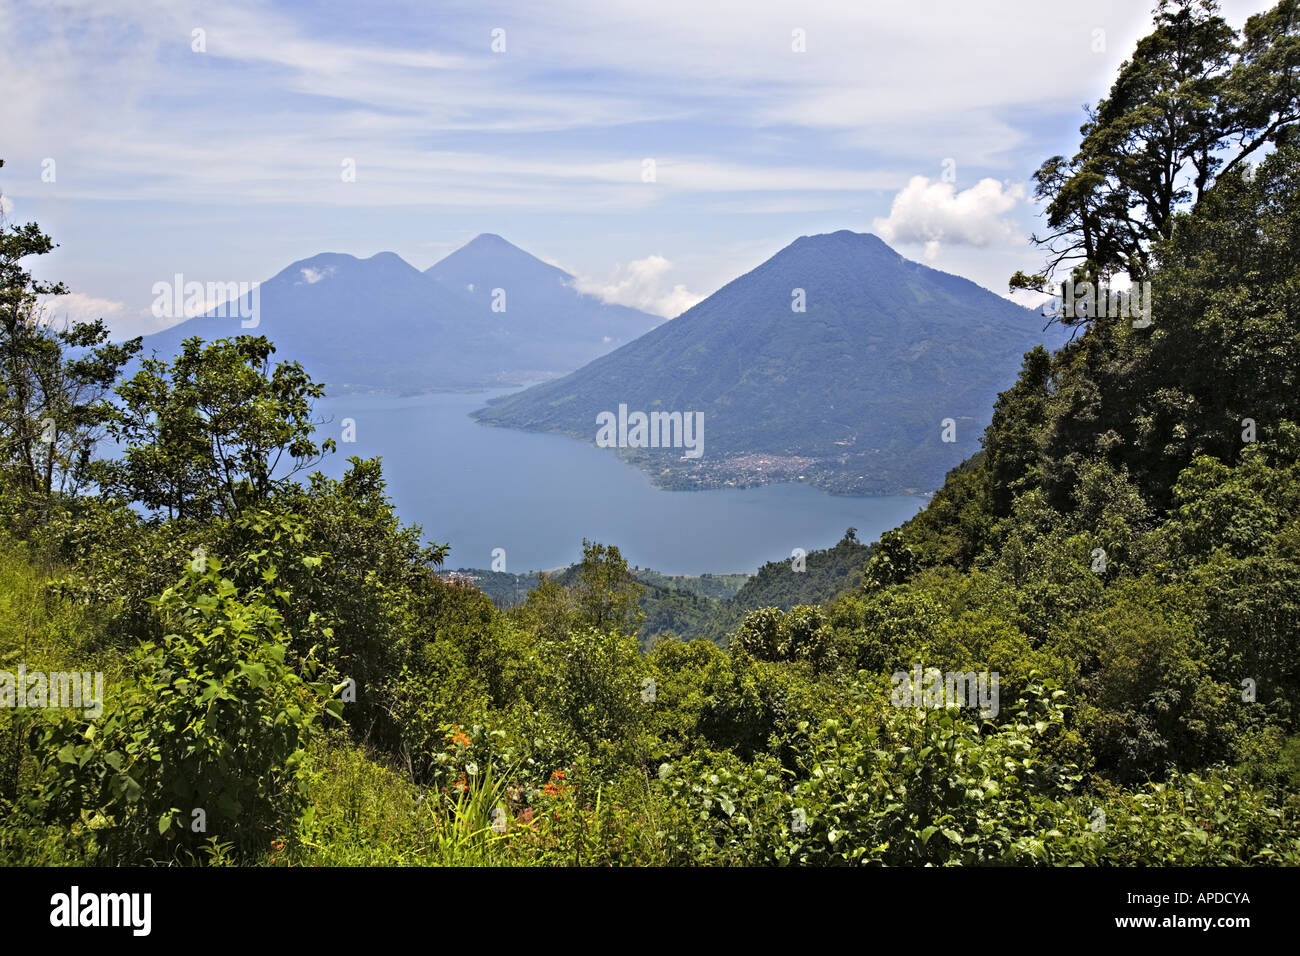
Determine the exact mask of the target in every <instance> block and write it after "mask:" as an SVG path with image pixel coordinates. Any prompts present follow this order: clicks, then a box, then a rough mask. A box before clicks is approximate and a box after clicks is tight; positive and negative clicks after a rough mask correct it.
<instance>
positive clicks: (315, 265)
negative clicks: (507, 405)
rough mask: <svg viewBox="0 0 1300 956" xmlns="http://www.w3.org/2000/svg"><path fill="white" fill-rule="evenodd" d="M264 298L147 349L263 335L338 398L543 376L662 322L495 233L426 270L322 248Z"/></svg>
mask: <svg viewBox="0 0 1300 956" xmlns="http://www.w3.org/2000/svg"><path fill="white" fill-rule="evenodd" d="M258 296H259V299H260V301H259V303H258V305H259V310H258V324H257V326H256V327H253V328H244V327H242V326H241V320H240V319H239V318H237V317H224V316H221V317H219V316H217V315H214V314H209V315H206V316H202V317H195V318H191V319H187V320H186V321H184V322H181V323H180V324H178V325H175V326H172V327H171V328H168V329H165V330H163V331H162V332H157V333H154V334H153V335H149V336H146V337H145V339H144V354H145V355H149V354H150V353H151V352H155V351H156V352H157V353H158V354H159V355H160V356H163V357H168V356H171V355H174V354H176V352H177V351H178V350H179V348H180V343H181V342H182V341H183V340H184V339H186V338H189V337H191V336H196V335H197V336H200V337H202V338H203V339H205V340H209V341H210V340H212V339H216V338H223V337H230V336H235V335H265V336H267V337H268V338H270V339H271V341H272V342H274V343H275V346H276V350H277V351H276V357H277V358H279V359H293V360H296V361H298V362H301V363H302V365H303V366H304V367H305V368H306V369H307V371H308V372H309V373H310V374H311V375H312V377H313V378H315V379H316V380H318V381H322V382H324V383H325V384H326V385H327V386H328V388H329V392H330V394H332V395H337V394H340V393H345V392H349V391H374V390H382V391H394V392H399V393H415V392H423V391H429V390H445V389H463V388H488V387H499V386H508V385H524V384H529V383H532V382H537V381H544V380H546V379H548V378H553V377H555V376H557V375H561V374H563V373H565V372H570V371H572V370H573V369H575V368H578V367H579V366H581V365H583V364H584V363H586V362H589V361H591V360H592V359H593V358H596V357H597V356H599V355H602V354H604V353H606V352H608V351H610V350H611V349H613V348H616V347H618V346H619V345H623V344H625V343H627V342H630V341H632V340H633V339H635V338H636V337H637V336H639V335H641V334H642V333H644V332H646V331H648V330H650V329H651V328H653V327H654V326H655V325H657V324H658V323H659V322H661V321H663V320H662V319H661V318H660V317H659V316H655V315H649V314H647V313H645V312H640V311H638V310H636V309H630V308H626V307H624V306H619V305H609V304H606V303H604V302H602V301H600V300H599V299H597V298H595V297H593V296H589V295H584V294H581V293H579V292H577V291H576V290H575V289H574V287H573V276H571V275H569V274H568V273H566V272H564V271H563V270H562V269H557V268H556V267H554V266H551V265H548V264H546V263H545V262H542V261H541V260H540V259H537V258H536V257H534V256H532V255H529V254H528V253H527V252H524V251H523V250H522V249H520V248H518V247H517V246H514V245H512V244H511V243H509V242H507V241H506V240H505V239H502V238H501V237H500V236H496V235H491V234H484V235H481V236H478V237H477V238H476V239H474V240H473V241H471V242H470V243H468V244H467V245H465V246H463V247H462V248H460V249H458V250H457V251H455V252H453V253H452V254H451V255H449V256H447V258H445V259H443V260H442V261H441V262H439V263H437V264H436V265H434V266H432V267H430V268H429V269H427V270H426V271H424V272H420V271H419V270H418V269H416V268H415V267H414V266H412V265H410V264H409V263H408V262H406V261H405V260H404V259H402V258H401V257H400V256H398V255H396V254H395V253H392V252H381V253H379V254H378V255H374V256H371V257H370V258H369V259H358V258H356V257H354V256H350V255H342V254H339V253H322V254H320V255H317V256H312V257H311V258H310V259H302V260H300V261H298V262H295V263H293V265H291V266H289V267H288V268H286V269H284V270H282V271H281V272H279V273H278V274H277V275H276V276H275V277H273V278H271V279H269V280H267V281H266V282H263V283H262V284H261V285H260V287H259V288H258ZM245 302H247V300H245ZM231 311H233V309H232V310H231Z"/></svg>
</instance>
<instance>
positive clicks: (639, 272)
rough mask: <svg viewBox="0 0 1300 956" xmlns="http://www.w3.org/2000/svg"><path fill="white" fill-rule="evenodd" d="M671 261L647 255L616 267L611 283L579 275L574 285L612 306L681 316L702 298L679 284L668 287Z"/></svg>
mask: <svg viewBox="0 0 1300 956" xmlns="http://www.w3.org/2000/svg"><path fill="white" fill-rule="evenodd" d="M672 268H673V264H672V263H671V262H669V261H668V260H667V259H665V258H664V257H663V256H646V257H645V258H644V259H634V260H633V261H631V262H629V263H628V264H627V265H622V266H619V267H618V270H617V272H616V274H615V277H614V279H613V280H612V281H610V282H600V281H598V280H594V279H588V278H583V277H579V278H576V279H574V281H573V287H574V288H575V289H577V290H578V291H579V292H582V293H584V294H585V295H594V296H596V297H598V298H599V299H601V300H602V301H604V302H608V303H610V304H613V305H626V306H631V307H632V308H634V309H640V310H642V311H643V312H649V313H651V314H653V315H662V316H663V317H664V318H666V319H671V318H673V317H674V316H677V315H681V314H682V313H683V312H685V311H686V310H687V309H689V308H690V307H691V306H693V305H695V303H697V302H699V301H700V300H701V299H703V298H704V296H702V295H696V294H695V293H693V292H690V291H688V290H687V288H686V286H684V285H682V284H680V283H678V284H675V285H673V286H672V287H671V288H669V286H668V279H667V273H668V272H670V271H671V270H672Z"/></svg>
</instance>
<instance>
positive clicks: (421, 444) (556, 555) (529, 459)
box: [316, 392, 926, 574]
mask: <svg viewBox="0 0 1300 956" xmlns="http://www.w3.org/2000/svg"><path fill="white" fill-rule="evenodd" d="M497 394H501V393H500V392H485V393H477V394H467V393H457V394H435V395H421V396H417V397H412V398H396V397H391V396H376V395H359V396H343V397H339V398H333V399H327V400H324V401H321V402H318V403H317V405H316V412H317V415H318V417H324V418H326V419H330V421H329V422H327V424H324V425H322V426H320V428H319V430H318V432H317V436H318V438H328V437H334V438H335V439H336V440H338V439H340V438H341V436H342V422H343V419H345V418H351V419H354V420H355V422H356V441H355V442H354V443H350V444H345V443H344V442H342V441H341V440H340V441H339V446H338V452H337V453H336V454H334V455H330V456H327V458H326V460H325V462H324V463H322V466H321V470H322V471H324V472H325V473H326V474H329V475H330V476H332V477H335V478H337V477H339V476H341V475H342V473H343V472H344V471H345V470H346V467H347V465H346V460H347V458H348V457H350V456H352V455H359V456H361V457H363V458H370V457H374V456H381V457H382V458H383V463H384V476H385V478H386V479H387V481H388V493H389V495H390V497H391V498H392V499H393V502H394V504H395V505H396V507H397V512H398V514H399V515H400V517H401V518H402V520H403V522H405V523H407V524H412V523H414V524H419V525H422V526H423V528H424V532H425V535H426V537H427V538H429V539H432V540H433V541H436V542H439V543H449V544H450V545H451V554H450V556H449V557H448V559H447V562H446V564H445V565H444V566H445V567H448V568H457V567H466V568H488V567H491V565H492V551H493V549H494V548H504V549H505V553H506V570H508V571H512V572H522V571H533V570H538V569H547V568H555V567H560V566H563V565H567V564H571V563H573V562H574V561H577V560H578V559H579V558H580V557H581V556H582V539H583V537H587V538H589V539H591V540H594V541H600V542H602V543H605V544H615V545H618V547H619V549H620V550H621V551H622V552H623V556H624V557H625V558H626V559H627V561H628V563H629V564H632V565H637V566H640V567H650V568H654V569H655V570H656V571H662V572H664V573H667V574H701V573H703V572H709V571H711V572H715V573H731V572H749V573H752V572H753V571H756V570H757V569H758V567H759V566H760V565H762V564H763V563H764V562H767V561H776V560H781V559H785V558H789V557H790V553H791V551H792V550H793V549H795V548H803V549H804V550H805V551H812V550H815V549H817V548H826V547H830V546H831V545H833V544H835V542H837V541H839V539H840V538H841V537H842V536H843V534H844V530H845V529H846V528H848V527H855V528H857V529H858V538H859V539H860V540H862V541H865V542H870V541H874V540H875V539H876V538H877V537H879V536H880V534H881V532H883V531H887V530H889V529H890V528H893V527H896V526H897V525H899V524H900V523H902V522H903V521H906V520H907V519H908V518H910V517H911V516H912V515H914V514H915V513H916V512H917V511H919V510H920V509H921V507H923V506H924V504H925V502H926V499H925V498H921V497H914V496H909V495H890V496H878V497H869V498H853V497H845V496H841V495H829V494H826V493H825V492H822V491H818V490H817V489H815V488H812V487H809V486H807V485H801V484H781V485H765V486H763V487H761V488H743V489H741V488H720V489H717V490H710V491H664V490H661V489H659V488H656V487H654V485H652V484H651V482H650V479H649V477H648V476H647V475H646V474H645V473H644V472H642V471H640V470H639V469H637V468H634V467H632V466H630V465H627V464H624V463H623V462H622V461H621V460H620V459H619V458H618V455H617V454H616V452H615V451H614V450H613V449H606V448H597V447H596V446H595V445H594V444H585V443H583V442H580V441H577V440H575V439H572V438H566V437H564V436H562V435H540V434H532V433H529V432H520V431H514V430H511V429H505V428H491V427H488V426H485V425H480V424H478V423H477V422H475V421H474V420H473V419H471V418H470V417H469V413H470V412H472V411H474V410H475V409H477V408H481V407H482V406H483V405H484V404H485V403H486V402H487V400H488V399H489V398H491V397H492V396H494V395H497ZM592 427H593V432H592V434H593V436H594V435H595V431H594V428H595V426H594V424H593V426H592ZM706 453H707V446H706Z"/></svg>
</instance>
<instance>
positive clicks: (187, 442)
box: [98, 336, 335, 519]
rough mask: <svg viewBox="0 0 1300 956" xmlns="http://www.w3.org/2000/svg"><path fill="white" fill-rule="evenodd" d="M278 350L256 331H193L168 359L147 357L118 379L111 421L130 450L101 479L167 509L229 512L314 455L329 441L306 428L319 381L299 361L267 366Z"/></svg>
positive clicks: (282, 481) (264, 494)
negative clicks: (225, 335) (215, 335)
mask: <svg viewBox="0 0 1300 956" xmlns="http://www.w3.org/2000/svg"><path fill="white" fill-rule="evenodd" d="M274 352H275V346H273V345H272V344H271V342H270V341H269V340H268V339H266V338H264V337H262V336H256V337H254V336H239V337H238V338H235V339H219V340H217V341H216V342H213V343H212V344H210V345H207V346H205V345H204V344H203V340H202V339H200V338H191V339H186V340H185V342H184V343H183V345H182V347H181V353H180V355H178V356H177V357H176V358H175V359H174V360H173V361H172V362H171V363H168V362H166V361H164V360H161V359H158V358H150V359H146V360H145V361H144V362H143V363H142V365H141V369H140V371H139V372H137V373H136V374H135V376H133V377H132V378H131V379H130V380H129V381H127V382H124V383H123V384H122V385H120V386H119V387H118V389H117V393H118V395H119V396H120V397H121V400H122V401H121V406H120V407H119V408H117V409H116V410H115V411H114V414H113V415H112V417H111V418H110V420H109V431H110V433H111V434H112V435H113V437H114V438H116V439H117V440H118V441H120V442H122V443H123V444H125V445H126V450H125V452H124V454H123V456H122V460H121V461H120V462H111V463H104V464H103V465H102V466H101V467H100V468H99V469H98V476H99V480H100V483H101V485H102V487H104V489H105V490H106V491H107V492H109V493H110V494H116V495H119V496H121V497H124V498H126V499H128V500H130V501H136V502H139V503H140V504H141V505H143V506H144V507H145V508H147V509H149V510H150V511H154V512H159V511H165V512H166V513H167V516H168V517H169V518H182V519H184V518H190V519H204V518H208V517H210V516H212V515H214V514H216V515H220V516H223V517H229V516H233V515H236V514H238V513H239V512H241V511H242V510H244V509H245V508H247V507H249V506H252V505H256V504H257V503H259V502H263V501H265V500H266V499H268V498H269V497H270V496H271V495H272V493H273V492H274V491H276V489H278V488H282V487H284V486H285V485H286V484H288V483H289V482H290V480H291V479H292V477H293V476H294V475H295V474H297V473H298V472H300V471H303V470H305V469H307V468H310V467H312V466H313V465H315V464H316V463H317V462H319V461H320V459H321V457H322V456H323V454H324V453H325V452H327V451H333V450H334V447H335V443H334V440H333V439H326V440H325V441H323V442H321V443H320V444H319V445H317V444H316V443H315V442H314V441H312V437H311V436H312V432H313V431H314V430H315V424H316V423H313V422H312V420H311V411H312V400H313V399H316V398H320V397H321V396H322V395H324V394H325V390H324V388H323V387H322V386H320V385H318V384H317V383H315V382H313V381H312V380H311V378H310V377H309V376H308V375H307V373H306V372H305V371H303V368H302V366H301V365H299V364H298V363H297V362H279V363H276V365H275V368H274V369H272V368H271V355H272V354H273V353H274Z"/></svg>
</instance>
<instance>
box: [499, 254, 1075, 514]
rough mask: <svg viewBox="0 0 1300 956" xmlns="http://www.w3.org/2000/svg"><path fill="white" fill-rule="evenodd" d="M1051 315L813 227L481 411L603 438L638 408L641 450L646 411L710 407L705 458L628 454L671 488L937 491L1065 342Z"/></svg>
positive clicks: (705, 410)
mask: <svg viewBox="0 0 1300 956" xmlns="http://www.w3.org/2000/svg"><path fill="white" fill-rule="evenodd" d="M800 306H802V309H803V310H802V311H799V307H800ZM1043 324H1044V321H1043V319H1042V317H1041V316H1039V315H1037V314H1036V313H1035V312H1033V311H1031V310H1029V309H1025V308H1022V307H1020V306H1018V305H1016V304H1015V303H1013V302H1010V301H1008V300H1007V299H1004V298H1002V297H1001V296H998V295H995V294H994V293H992V292H990V291H988V290H987V289H983V288H981V287H980V286H978V285H976V284H975V283H973V282H970V281H969V280H967V279H963V278H960V277H958V276H954V275H949V274H946V273H943V272H939V271H937V270H935V269H931V268H929V267H927V266H924V265H921V264H920V263H917V262H912V261H910V260H908V259H905V258H903V257H902V256H901V255H899V254H898V253H897V252H895V251H894V250H893V249H891V248H890V247H889V246H888V245H886V244H885V243H884V242H883V241H882V240H881V239H879V238H877V237H876V236H873V235H867V234H858V233H853V232H848V231H841V232H836V233H832V234H829V235H818V236H804V237H802V238H800V239H798V240H796V241H795V242H793V243H791V244H790V245H789V246H787V247H786V248H785V249H782V250H781V251H780V252H778V253H777V254H776V255H775V256H773V257H772V258H771V259H769V260H767V261H766V262H764V263H763V264H762V265H760V266H759V267H758V268H756V269H754V270H753V271H752V272H749V273H747V274H746V275H743V276H741V277H740V278H738V279H736V280H734V281H733V282H731V283H729V284H728V285H726V286H724V287H723V288H722V289H720V290H719V291H718V292H716V293H714V294H713V295H712V296H710V297H709V298H707V299H705V300H704V301H703V302H700V303H699V304H698V305H696V306H694V307H693V308H691V309H689V310H687V311H686V312H684V313H682V315H680V316H678V317H677V318H675V319H672V320H671V321H668V322H665V323H663V324H662V325H660V326H658V327H657V328H655V329H653V330H652V331H649V332H647V333H646V334H645V335H643V336H641V337H640V338H639V339H637V340H636V341H634V342H631V343H629V344H627V345H624V346H622V347H621V348H619V349H617V350H615V351H613V352H610V353H609V354H607V355H604V356H602V357H600V358H597V359H595V360H594V361H592V362H591V363H590V364H588V365H586V366H585V367H583V368H581V369H579V370H578V371H576V372H573V373H572V374H570V375H566V376H564V377H563V378H558V379H555V380H552V381H549V382H545V383H543V384H540V385H536V386H534V387H532V388H529V389H526V390H524V391H522V392H519V393H516V394H513V395H510V396H506V397H504V398H501V399H499V400H496V401H494V402H493V403H492V404H490V405H489V406H488V407H487V408H485V409H482V410H480V411H479V412H476V413H475V416H476V417H477V418H478V419H479V420H480V421H482V422H485V423H489V424H494V425H503V426H508V427H513V428H522V429H529V430H534V431H552V432H560V433H564V434H568V435H572V436H574V437H576V438H580V439H583V440H586V441H594V440H595V439H596V438H597V424H598V416H605V418H604V419H603V420H604V421H608V416H611V415H612V416H616V417H619V419H620V428H621V422H622V418H623V417H624V416H623V415H620V406H625V408H624V409H623V411H624V412H625V413H626V417H627V419H628V422H629V426H630V427H629V429H628V431H627V436H626V437H627V444H628V445H631V444H634V443H636V442H637V440H638V438H639V437H643V435H642V436H637V435H635V434H634V432H633V430H632V427H634V425H635V422H634V421H633V420H632V418H631V416H632V413H634V412H643V413H647V414H649V413H654V412H660V413H674V412H680V413H683V415H686V414H688V413H702V421H703V423H704V441H703V454H702V455H700V456H699V457H691V455H689V454H685V453H684V452H683V450H682V448H680V447H674V448H663V447H660V448H643V447H642V448H633V447H623V448H621V450H620V454H622V455H624V456H625V457H626V458H628V459H629V460H631V461H635V462H637V463H638V464H640V465H642V466H643V467H645V468H647V469H648V470H649V471H650V472H651V474H652V475H653V476H654V478H655V480H656V481H657V482H658V483H659V484H661V485H663V486H665V487H675V488H694V487H716V486H725V485H749V484H759V483H764V482H769V481H779V480H806V481H809V482H811V483H813V484H816V485H818V486H820V487H823V488H826V489H828V490H831V491H836V492H843V493H850V494H869V493H889V492H916V491H929V490H932V489H935V488H937V487H939V485H940V484H942V482H943V478H944V475H945V473H946V472H947V471H948V470H949V469H951V468H953V467H954V466H956V465H957V464H959V463H960V462H961V461H962V460H964V459H965V458H966V457H968V456H969V455H970V454H972V453H973V452H975V451H976V450H978V448H979V438H980V435H981V433H982V432H983V429H984V427H985V426H986V425H987V424H988V422H989V421H990V419H991V416H992V409H993V403H994V401H995V399H996V397H997V394H998V392H999V391H1000V390H1002V389H1005V388H1008V387H1010V386H1011V384H1012V383H1014V381H1015V378H1016V373H1017V370H1018V368H1019V366H1020V362H1021V359H1022V357H1023V355H1024V353H1025V352H1026V351H1027V350H1029V349H1030V348H1032V347H1033V346H1034V345H1036V344H1039V343H1043V344H1046V345H1048V346H1049V347H1056V346H1059V345H1060V344H1062V342H1063V339H1064V336H1063V334H1061V332H1060V330H1059V329H1058V328H1055V327H1054V328H1053V329H1052V330H1051V331H1049V332H1044V331H1043ZM945 425H948V426H950V427H947V428H946V429H945ZM606 437H608V433H607V434H606ZM622 437H623V436H622V434H620V438H622ZM656 437H657V435H656ZM945 438H953V439H955V440H954V441H945V440H944V439H945Z"/></svg>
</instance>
